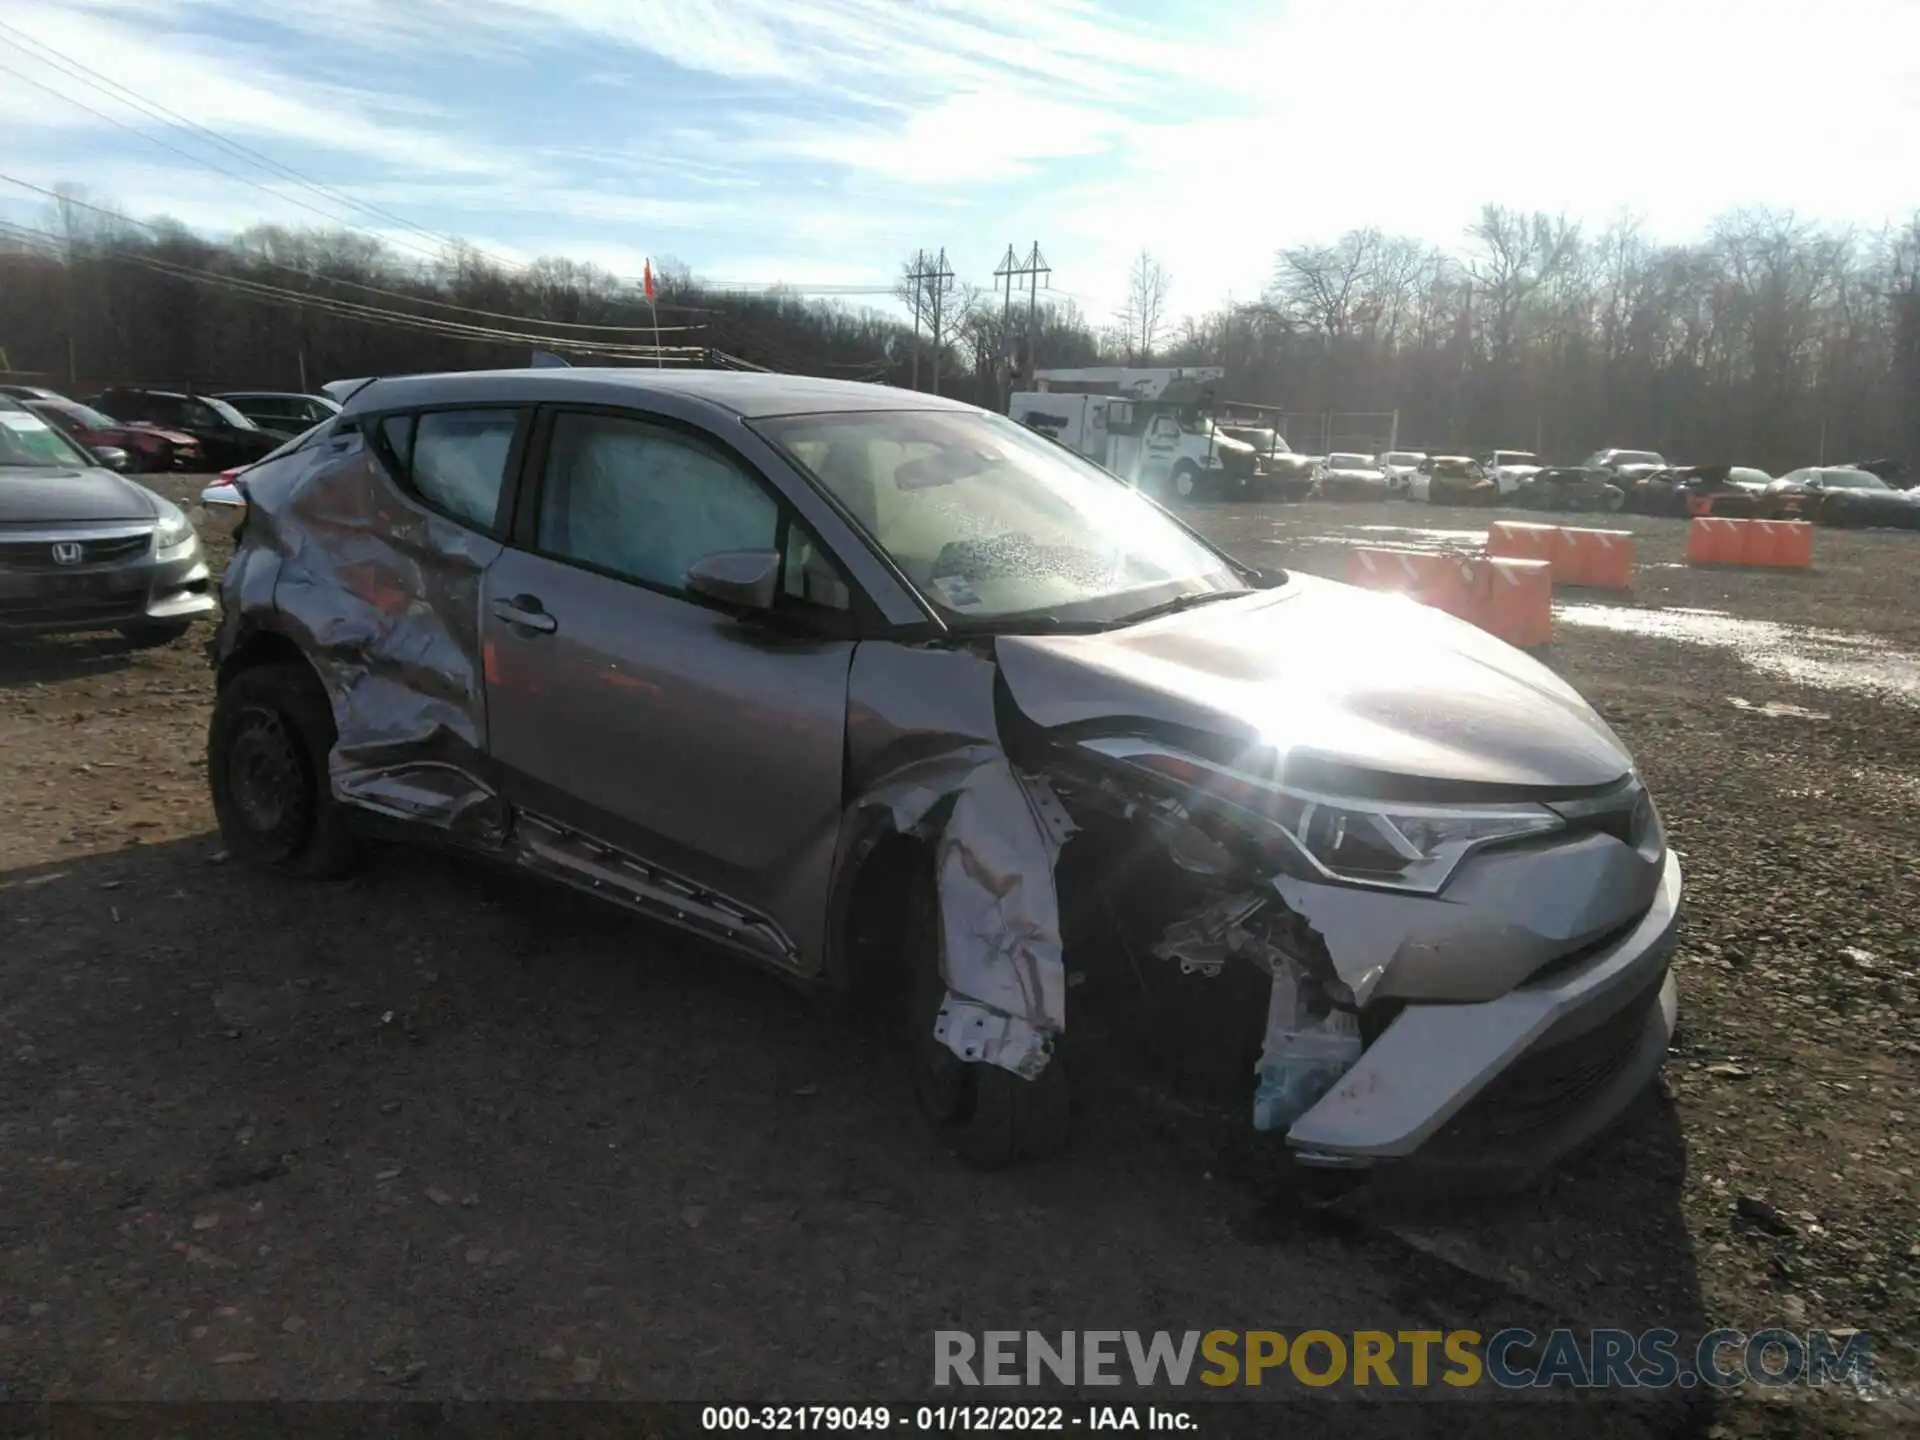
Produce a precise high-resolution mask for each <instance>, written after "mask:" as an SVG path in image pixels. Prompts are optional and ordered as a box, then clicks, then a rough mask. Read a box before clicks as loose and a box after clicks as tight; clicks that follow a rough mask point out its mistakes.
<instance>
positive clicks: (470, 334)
mask: <svg viewBox="0 0 1920 1440" xmlns="http://www.w3.org/2000/svg"><path fill="white" fill-rule="evenodd" d="M0 230H3V231H6V232H11V233H13V234H14V235H16V236H26V237H29V238H30V240H31V241H32V242H35V243H37V244H38V245H39V246H40V253H42V254H46V255H49V256H52V257H54V258H59V257H60V255H61V253H62V252H61V237H59V236H58V235H55V234H53V233H52V232H51V231H44V230H35V229H32V228H30V227H27V226H22V225H15V224H12V223H11V222H8V221H0ZM103 258H105V259H107V260H111V261H114V262H117V263H120V264H124V265H131V266H134V267H136V268H139V269H143V270H149V271H152V272H154V273H157V274H161V275H167V276H170V277H172V278H174V279H180V280H188V281H192V282H194V283H197V284H202V285H208V286H212V287H213V288H216V289H224V290H227V291H230V292H233V293H236V294H239V295H243V296H245V297H247V298H249V299H253V300H257V301H260V302H262V303H266V304H279V305H290V306H293V307H296V308H300V309H308V310H313V311H315V312H317V313H319V314H324V315H331V316H334V317H336V318H338V319H343V320H354V321H358V322H361V323H363V324H375V325H387V326H391V327H394V328H398V329H405V330H412V331H415V332H418V333H424V334H431V335H441V336H446V337H449V338H452V339H461V340H475V341H481V342H485V343H489V344H514V345H532V346H543V347H545V348H547V349H553V350H566V351H569V352H571V353H574V354H591V355H607V356H624V357H629V358H648V359H651V358H655V357H656V356H659V355H661V354H665V355H667V356H669V357H685V356H688V355H693V354H703V353H705V347H702V346H689V345H680V346H656V345H637V344H632V345H620V344H610V343H606V342H600V341H582V340H579V339H576V338H574V337H572V336H564V335H562V336H556V335H547V334H541V333H539V332H535V331H520V330H502V329H496V328H488V327H483V326H476V325H463V324H459V323H457V322H455V321H451V320H441V319H438V318H436V317H433V316H424V315H402V314H398V313H396V312H394V311H391V310H383V309H379V308H378V307H375V306H368V305H357V304H354V303H352V302H350V301H344V300H335V299H333V298H331V297H328V296H315V295H306V294H303V293H301V292H299V291H294V290H287V289H284V288H282V287H279V286H273V285H267V284H264V283H262V282H259V281H253V280H247V279H245V278H243V277H240V276H234V275H222V274H218V273H216V272H213V271H206V270H196V269H193V268H192V267H189V266H184V265H177V264H174V263H172V262H169V261H165V260H160V259H156V258H154V257H150V256H139V255H130V254H127V253H125V252H120V251H112V250H109V251H106V252H104V257H103ZM629 328H634V329H638V328H640V327H638V326H635V327H629ZM679 328H680V329H682V330H695V329H699V328H702V327H699V326H683V327H679Z"/></svg>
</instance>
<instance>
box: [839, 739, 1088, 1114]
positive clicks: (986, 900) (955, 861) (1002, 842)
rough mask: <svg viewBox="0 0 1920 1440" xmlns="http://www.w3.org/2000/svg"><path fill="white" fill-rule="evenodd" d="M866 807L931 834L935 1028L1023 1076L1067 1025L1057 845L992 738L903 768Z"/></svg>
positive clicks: (969, 1051) (973, 1057) (950, 1042)
mask: <svg viewBox="0 0 1920 1440" xmlns="http://www.w3.org/2000/svg"><path fill="white" fill-rule="evenodd" d="M873 806H878V807H881V808H883V809H885V810H887V811H888V812H889V813H890V815H891V817H892V821H893V826H894V828H895V829H896V830H898V831H899V832H900V833H901V834H903V835H911V834H918V835H921V836H924V837H926V838H928V839H930V840H932V841H933V842H934V874H935V882H936V888H937V891H938V895H939V899H940V932H941V933H940V974H941V978H942V979H943V980H945V981H946V985H947V998H946V1001H945V1003H944V1004H943V1005H942V1006H941V1009H940V1014H939V1016H938V1017H937V1019H936V1020H935V1022H934V1036H935V1038H937V1039H938V1040H940V1042H941V1043H942V1044H944V1045H946V1046H947V1047H948V1048H949V1049H951V1050H952V1051H953V1052H954V1054H956V1055H958V1056H959V1057H960V1058H961V1059H963V1060H967V1061H978V1062H982V1063H985V1064H989V1065H998V1066H1000V1067H1001V1068H1002V1069H1004V1070H1010V1071H1012V1072H1013V1073H1014V1074H1016V1075H1019V1076H1022V1077H1023V1078H1025V1079H1029V1080H1030V1079H1032V1078H1033V1077H1034V1076H1036V1075H1038V1074H1039V1073H1040V1072H1041V1071H1042V1070H1043V1069H1045V1068H1046V1064H1047V1059H1048V1057H1049V1055H1050V1054H1051V1047H1052V1041H1053V1037H1055V1036H1057V1035H1059V1034H1060V1033H1061V1032H1062V1031H1063V1030H1065V1029H1066V993H1067V976H1066V962H1065V958H1064V954H1063V946H1062V942H1061V935H1060V901H1059V894H1058V892H1057V890H1056V889H1055V887H1054V878H1053V864H1054V861H1055V860H1056V859H1057V858H1058V856H1059V846H1058V845H1057V844H1056V843H1055V842H1054V840H1053V838H1052V836H1051V834H1050V833H1049V832H1048V829H1047V827H1046V825H1045V824H1044V822H1043V821H1042V820H1041V818H1040V816H1039V814H1038V812H1037V811H1036V810H1035V808H1034V802H1033V800H1032V799H1031V797H1030V796H1029V794H1028V792H1027V787H1026V782H1025V781H1023V780H1022V779H1021V778H1020V776H1019V774H1018V772H1016V771H1015V770H1014V768H1013V765H1012V762H1010V761H1009V760H1008V759H1007V757H1006V754H1005V752H1004V751H1002V750H1001V749H1000V748H999V747H998V746H997V745H993V744H984V743H983V744H976V745H967V746H962V747H960V748H958V749H956V750H954V751H952V752H951V753H949V754H947V755H943V756H939V757H935V758H929V759H925V760H921V761H918V762H915V763H913V764H910V765H907V766H905V767H903V768H902V769H901V770H899V771H898V772H896V773H895V774H894V775H893V776H891V777H890V778H889V779H888V780H887V782H886V783H884V784H882V785H879V786H876V787H875V788H874V789H873V790H872V791H870V792H869V793H868V794H867V795H866V796H864V797H863V798H862V800H861V801H860V806H859V808H863V809H864V808H868V807H873Z"/></svg>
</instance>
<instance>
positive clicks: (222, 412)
mask: <svg viewBox="0 0 1920 1440" xmlns="http://www.w3.org/2000/svg"><path fill="white" fill-rule="evenodd" d="M193 398H194V399H196V400H198V401H199V402H200V403H201V404H203V405H206V406H208V407H209V408H211V409H212V411H213V413H214V414H216V415H218V416H219V417H220V418H221V419H222V420H224V421H226V422H227V424H229V425H231V426H233V427H234V428H235V429H238V430H258V429H259V428H260V427H259V426H258V425H256V424H254V423H253V421H251V420H249V419H248V418H247V417H246V416H244V415H242V414H241V413H240V412H239V411H238V410H236V409H234V408H233V406H231V405H229V404H228V403H227V402H226V401H224V400H221V399H219V398H218V397H216V396H213V395H196V396H194V397H193Z"/></svg>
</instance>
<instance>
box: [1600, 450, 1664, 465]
mask: <svg viewBox="0 0 1920 1440" xmlns="http://www.w3.org/2000/svg"><path fill="white" fill-rule="evenodd" d="M1613 463H1614V464H1615V465H1664V464H1666V463H1667V462H1666V461H1665V460H1663V459H1661V457H1660V456H1658V455H1656V454H1654V452H1653V451H1651V450H1616V451H1614V452H1613Z"/></svg>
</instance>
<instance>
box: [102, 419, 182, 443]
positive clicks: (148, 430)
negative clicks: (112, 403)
mask: <svg viewBox="0 0 1920 1440" xmlns="http://www.w3.org/2000/svg"><path fill="white" fill-rule="evenodd" d="M113 428H114V429H116V430H121V431H129V432H136V433H138V434H141V435H158V436H159V437H160V438H161V439H162V440H165V441H166V442H167V443H168V444H170V445H198V444H199V443H200V442H199V441H198V440H196V439H195V438H194V437H193V436H191V435H189V434H187V433H186V431H184V430H169V429H167V428H166V427H165V426H163V425H148V424H146V423H144V422H142V421H135V422H134V423H132V424H130V425H116V426H114V427H113Z"/></svg>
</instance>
